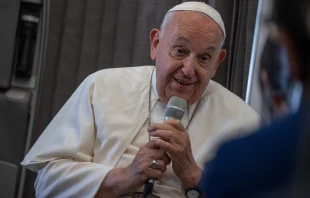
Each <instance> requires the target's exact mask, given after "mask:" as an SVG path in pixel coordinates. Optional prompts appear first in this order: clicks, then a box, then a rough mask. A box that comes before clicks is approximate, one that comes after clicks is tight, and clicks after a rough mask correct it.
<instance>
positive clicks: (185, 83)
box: [175, 78, 192, 85]
mask: <svg viewBox="0 0 310 198" xmlns="http://www.w3.org/2000/svg"><path fill="white" fill-rule="evenodd" d="M175 80H176V81H177V82H178V83H180V84H181V85H191V84H192V83H188V82H184V81H182V80H179V79H176V78H175Z"/></svg>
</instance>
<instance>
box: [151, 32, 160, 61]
mask: <svg viewBox="0 0 310 198" xmlns="http://www.w3.org/2000/svg"><path fill="white" fill-rule="evenodd" d="M159 35H160V31H159V30H158V29H152V31H151V32H150V41H151V51H150V55H151V58H152V60H156V55H157V47H158V43H159Z"/></svg>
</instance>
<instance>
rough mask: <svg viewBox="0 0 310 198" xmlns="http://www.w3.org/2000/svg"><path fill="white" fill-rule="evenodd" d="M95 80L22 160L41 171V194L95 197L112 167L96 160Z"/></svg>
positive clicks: (85, 84) (87, 83)
mask: <svg viewBox="0 0 310 198" xmlns="http://www.w3.org/2000/svg"><path fill="white" fill-rule="evenodd" d="M94 90H95V83H93V82H92V75H91V76H89V77H88V78H86V79H85V80H84V81H83V82H82V83H81V85H80V86H79V87H78V88H77V90H76V91H75V92H74V93H73V95H72V96H71V97H70V99H69V100H68V101H67V102H66V104H65V105H64V106H63V107H62V109H61V110H60V111H59V112H58V114H57V115H56V116H55V117H54V119H53V120H52V121H51V123H50V124H49V125H48V127H47V128H46V129H45V131H44V132H43V133H42V135H41V136H40V137H39V139H38V140H37V142H36V143H35V144H34V145H33V147H32V148H31V150H30V151H29V152H28V154H27V155H26V156H25V158H24V160H23V162H22V163H21V164H22V165H23V166H25V167H26V168H28V169H30V170H32V171H35V172H38V177H37V180H36V184H35V188H36V194H37V196H38V197H93V196H94V195H95V194H96V192H97V190H98V189H99V187H100V185H101V182H102V181H103V180H104V178H105V176H106V174H107V173H108V172H109V171H110V170H111V169H112V167H109V166H108V165H105V164H96V163H93V148H94V143H95V140H96V136H97V127H96V124H95V115H94V111H93V106H92V101H93V95H94V92H95V91H94Z"/></svg>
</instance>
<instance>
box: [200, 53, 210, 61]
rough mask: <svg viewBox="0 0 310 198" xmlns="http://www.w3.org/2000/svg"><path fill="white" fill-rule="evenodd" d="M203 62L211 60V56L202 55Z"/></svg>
mask: <svg viewBox="0 0 310 198" xmlns="http://www.w3.org/2000/svg"><path fill="white" fill-rule="evenodd" d="M199 59H200V60H201V61H202V62H206V61H208V60H210V56H207V55H206V56H201V57H200V58H199Z"/></svg>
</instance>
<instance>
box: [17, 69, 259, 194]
mask: <svg viewBox="0 0 310 198" xmlns="http://www.w3.org/2000/svg"><path fill="white" fill-rule="evenodd" d="M153 68H154V67H153V66H142V67H129V68H116V69H105V70H101V71H98V72H96V73H94V74H92V75H90V76H89V77H87V78H86V79H85V80H84V81H83V82H82V84H81V85H80V86H79V87H78V88H77V90H76V91H75V92H74V93H73V95H72V96H71V97H70V99H69V100H68V101H67V102H66V104H65V105H64V106H63V107H62V109H61V110H60V111H59V112H58V114H57V115H56V116H55V117H54V119H53V120H52V122H51V123H50V124H49V125H48V127H47V128H46V129H45V131H44V132H43V133H42V135H41V136H40V137H39V139H38V140H37V142H36V143H35V144H34V146H33V147H32V148H31V150H30V151H29V153H28V154H27V155H26V156H25V159H24V160H23V162H22V165H23V166H25V167H26V168H28V169H30V170H33V171H36V172H38V177H37V180H36V183H35V189H36V196H37V197H61V198H63V197H83V198H85V197H94V195H95V194H96V192H97V191H98V189H99V187H100V185H101V183H102V181H103V180H104V178H105V176H106V175H107V173H108V172H109V171H110V170H111V169H113V168H115V167H117V168H120V167H126V166H128V165H129V164H130V163H131V162H132V160H133V159H134V157H135V155H136V153H137V152H138V150H139V147H140V146H142V145H144V144H146V143H147V142H148V138H149V137H148V132H147V126H148V119H147V117H148V104H149V89H150V79H151V73H152V70H153ZM153 76H154V78H153V81H152V90H151V92H152V97H151V108H152V113H151V123H155V122H157V123H161V122H163V120H164V110H165V105H164V104H163V103H161V102H160V101H159V98H158V95H157V91H156V88H155V87H156V86H155V85H156V79H155V72H154V74H153ZM196 105H197V103H196V104H193V105H191V106H190V107H189V108H188V109H187V111H186V112H185V115H184V117H183V119H182V121H181V122H182V124H183V125H184V126H185V127H186V126H187V124H188V122H189V119H190V118H191V117H192V116H194V117H193V119H192V121H191V123H190V125H189V126H188V133H189V137H190V140H191V145H192V151H193V154H194V157H195V160H196V162H197V163H198V165H199V166H200V167H201V168H203V165H204V163H205V161H206V160H207V159H209V158H210V157H212V155H213V154H214V150H215V148H216V146H217V145H218V144H219V143H220V142H222V141H224V140H227V139H228V138H232V137H236V136H240V135H244V134H245V132H246V131H251V130H253V129H254V128H256V127H257V126H258V124H259V117H258V115H257V113H256V112H255V111H254V110H252V109H251V108H250V107H249V106H248V105H247V104H245V103H244V102H243V100H241V99H240V98H239V97H237V96H236V95H234V94H232V93H231V92H229V91H228V90H227V89H225V88H224V87H222V86H221V85H219V84H218V83H216V82H214V81H210V83H209V85H208V88H207V90H206V91H205V93H204V95H203V97H202V98H201V101H200V104H199V107H198V109H197V111H196V113H195V115H193V111H194V109H195V107H196ZM189 174H190V173H189ZM142 190H143V187H141V188H140V189H133V191H135V192H136V191H138V192H142ZM153 194H155V195H158V196H160V197H162V198H168V197H169V198H170V197H185V195H184V189H182V186H181V183H180V181H179V179H178V178H177V177H176V176H175V175H174V174H173V170H172V168H171V164H170V165H169V166H168V169H167V172H166V173H165V174H164V177H163V179H162V180H160V181H156V183H155V185H154V190H153ZM130 195H131V194H130V193H129V194H126V195H124V196H122V197H130Z"/></svg>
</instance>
